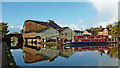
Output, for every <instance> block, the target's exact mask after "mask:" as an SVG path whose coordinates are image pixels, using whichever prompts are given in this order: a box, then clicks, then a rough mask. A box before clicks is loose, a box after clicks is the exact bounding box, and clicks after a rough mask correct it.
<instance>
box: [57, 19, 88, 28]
mask: <svg viewBox="0 0 120 68" xmlns="http://www.w3.org/2000/svg"><path fill="white" fill-rule="evenodd" d="M82 22H83V20H78V22H76V23H75V24H65V23H63V21H62V20H58V21H56V23H57V24H58V25H59V26H60V27H69V28H70V29H72V30H81V29H82V30H85V29H86V26H85V25H82V24H80V23H82ZM78 24H79V25H78Z"/></svg>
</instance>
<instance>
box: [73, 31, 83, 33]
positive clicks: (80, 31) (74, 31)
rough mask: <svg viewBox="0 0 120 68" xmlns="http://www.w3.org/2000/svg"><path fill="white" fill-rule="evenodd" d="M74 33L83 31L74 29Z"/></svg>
mask: <svg viewBox="0 0 120 68" xmlns="http://www.w3.org/2000/svg"><path fill="white" fill-rule="evenodd" d="M74 32H75V33H83V32H84V31H80V30H74Z"/></svg>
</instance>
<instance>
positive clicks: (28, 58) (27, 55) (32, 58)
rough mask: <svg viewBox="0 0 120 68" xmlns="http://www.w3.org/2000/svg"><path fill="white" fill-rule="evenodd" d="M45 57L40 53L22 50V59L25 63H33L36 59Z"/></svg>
mask: <svg viewBox="0 0 120 68" xmlns="http://www.w3.org/2000/svg"><path fill="white" fill-rule="evenodd" d="M46 59H47V58H45V57H44V56H42V55H35V54H32V53H29V52H24V60H25V62H26V63H34V62H37V61H44V60H46Z"/></svg>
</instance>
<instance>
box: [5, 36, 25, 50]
mask: <svg viewBox="0 0 120 68" xmlns="http://www.w3.org/2000/svg"><path fill="white" fill-rule="evenodd" d="M11 37H16V38H17V39H18V44H17V45H16V46H14V47H12V46H11ZM4 39H5V41H6V42H7V45H8V46H9V47H10V48H11V49H17V48H21V47H22V45H23V37H22V34H8V35H6V36H5V37H4Z"/></svg>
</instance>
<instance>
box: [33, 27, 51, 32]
mask: <svg viewBox="0 0 120 68" xmlns="http://www.w3.org/2000/svg"><path fill="white" fill-rule="evenodd" d="M49 28H50V27H46V28H43V29H40V30H36V31H34V32H36V33H40V32H43V31H45V30H48V29H49Z"/></svg>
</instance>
